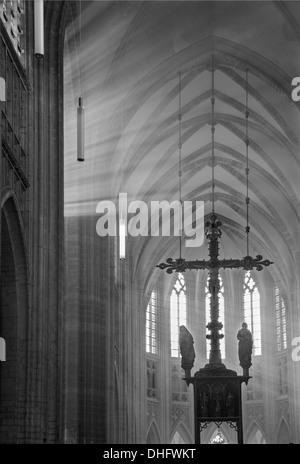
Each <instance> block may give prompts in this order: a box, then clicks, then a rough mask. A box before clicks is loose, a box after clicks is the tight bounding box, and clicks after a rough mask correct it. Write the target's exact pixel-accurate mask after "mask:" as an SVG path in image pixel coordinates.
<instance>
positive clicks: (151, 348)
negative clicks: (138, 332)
mask: <svg viewBox="0 0 300 464" xmlns="http://www.w3.org/2000/svg"><path fill="white" fill-rule="evenodd" d="M146 352H147V353H151V354H157V291H156V289H154V290H153V291H152V293H151V296H150V300H149V303H148V306H147V309H146Z"/></svg>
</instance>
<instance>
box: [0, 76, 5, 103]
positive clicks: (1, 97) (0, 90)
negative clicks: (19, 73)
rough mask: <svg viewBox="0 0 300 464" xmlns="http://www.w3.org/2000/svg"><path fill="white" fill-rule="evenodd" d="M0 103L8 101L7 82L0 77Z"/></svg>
mask: <svg viewBox="0 0 300 464" xmlns="http://www.w3.org/2000/svg"><path fill="white" fill-rule="evenodd" d="M0 101H3V102H4V101H6V92H5V80H4V79H3V77H0Z"/></svg>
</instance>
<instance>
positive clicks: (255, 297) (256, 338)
mask: <svg viewBox="0 0 300 464" xmlns="http://www.w3.org/2000/svg"><path fill="white" fill-rule="evenodd" d="M244 320H245V322H246V323H247V324H248V329H249V330H250V332H251V333H252V338H253V355H256V356H258V355H260V354H261V319H260V294H259V291H258V288H257V286H256V283H255V281H254V280H253V278H252V277H251V273H250V271H247V272H246V273H245V280H244Z"/></svg>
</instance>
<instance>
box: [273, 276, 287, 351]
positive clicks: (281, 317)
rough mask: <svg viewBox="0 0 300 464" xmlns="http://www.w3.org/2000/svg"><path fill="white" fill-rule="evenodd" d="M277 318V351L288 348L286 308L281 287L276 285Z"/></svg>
mask: <svg viewBox="0 0 300 464" xmlns="http://www.w3.org/2000/svg"><path fill="white" fill-rule="evenodd" d="M275 318H276V346H277V351H281V350H285V349H286V348H287V339H286V308H285V302H284V299H283V298H282V297H281V296H280V293H279V287H278V285H275Z"/></svg>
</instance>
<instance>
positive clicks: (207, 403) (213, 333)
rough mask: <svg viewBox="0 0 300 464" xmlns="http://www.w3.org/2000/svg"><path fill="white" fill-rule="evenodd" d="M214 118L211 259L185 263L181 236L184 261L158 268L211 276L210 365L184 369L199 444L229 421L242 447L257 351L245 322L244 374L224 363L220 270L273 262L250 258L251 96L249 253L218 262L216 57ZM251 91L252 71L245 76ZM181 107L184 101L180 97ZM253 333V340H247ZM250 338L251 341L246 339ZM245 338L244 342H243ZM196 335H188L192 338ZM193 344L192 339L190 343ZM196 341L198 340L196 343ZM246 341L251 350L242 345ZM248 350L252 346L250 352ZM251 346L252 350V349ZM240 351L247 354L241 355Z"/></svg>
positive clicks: (187, 364) (185, 362)
mask: <svg viewBox="0 0 300 464" xmlns="http://www.w3.org/2000/svg"><path fill="white" fill-rule="evenodd" d="M212 62H213V65H212V98H211V105H212V119H211V134H212V213H211V216H210V219H209V220H208V221H207V222H206V224H205V236H206V239H207V241H208V249H209V259H208V260H197V259H196V260H186V259H184V258H182V257H181V237H180V253H179V255H180V256H179V258H177V259H173V258H168V259H167V260H166V263H160V264H158V265H157V267H158V268H160V269H163V270H166V272H167V273H168V274H172V273H173V272H180V273H182V272H185V271H186V270H187V269H189V270H208V273H209V281H208V282H209V293H210V321H209V323H208V324H207V326H206V327H207V329H208V330H209V331H210V334H209V335H206V338H208V339H210V355H209V362H208V364H206V365H205V367H204V368H202V369H199V371H197V372H196V373H195V375H194V377H191V376H190V370H191V368H192V367H193V362H194V359H189V357H188V356H187V357H186V359H184V353H183V355H182V357H183V363H182V366H184V369H185V380H186V382H187V384H190V383H192V384H193V385H194V408H195V443H200V432H201V431H202V430H203V429H204V428H206V427H207V425H208V424H209V423H210V422H215V423H216V424H217V426H219V424H220V423H221V422H228V423H229V424H230V426H231V427H233V428H235V429H236V431H237V434H238V443H243V430H242V398H241V397H242V395H241V384H242V383H243V382H245V383H246V384H247V383H248V380H249V378H250V377H249V368H250V366H251V353H252V337H251V333H250V331H249V330H248V329H247V328H246V324H243V326H244V327H243V329H242V330H240V331H239V334H238V338H239V340H240V341H239V343H240V348H239V357H240V365H241V366H242V368H243V375H242V376H238V375H237V373H236V372H235V371H233V370H230V369H227V368H226V366H225V365H224V364H223V363H222V359H221V350H220V339H221V338H223V337H224V335H223V334H220V331H221V330H222V328H223V325H222V323H221V322H220V321H219V297H218V294H219V291H220V278H219V271H220V269H244V270H245V271H250V270H252V269H256V270H258V271H261V270H262V269H263V268H264V267H265V266H269V265H270V264H272V262H271V261H269V260H268V259H263V257H262V256H261V255H257V256H256V257H255V258H253V257H252V256H250V255H249V231H250V227H249V214H248V210H249V203H250V200H249V196H248V175H249V168H248V146H249V139H248V117H249V112H248V93H246V112H245V116H246V124H245V126H246V137H245V145H246V169H245V172H246V180H247V182H246V187H247V194H246V205H247V226H246V237H247V254H246V256H244V257H243V258H242V259H239V258H233V259H219V240H220V238H221V235H222V231H221V226H222V222H221V221H220V219H219V218H218V216H217V215H216V214H215V210H214V204H215V201H214V188H215V181H214V132H215V117H214V104H215V98H214V58H213V60H212ZM246 90H248V70H247V73H246ZM179 95H180V81H179ZM179 104H180V98H179ZM178 119H179V191H180V202H181V175H182V171H181V114H180V105H179V117H178ZM248 334H249V336H248ZM247 336H248V340H247ZM244 338H245V342H244V341H243V339H244ZM191 339H192V337H191V336H190V337H189V340H191ZM189 343H191V341H189ZM192 343H193V342H192ZM243 343H245V346H246V348H244V347H243ZM247 346H248V348H247ZM249 347H250V350H251V352H250V353H249V352H248V353H247V350H248V351H249ZM241 353H243V355H242V356H241Z"/></svg>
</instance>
